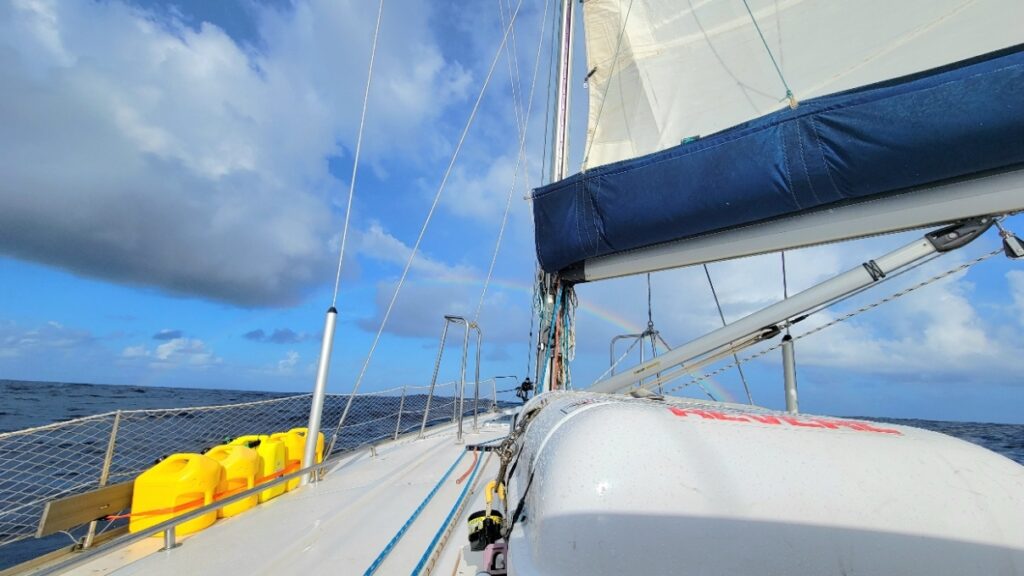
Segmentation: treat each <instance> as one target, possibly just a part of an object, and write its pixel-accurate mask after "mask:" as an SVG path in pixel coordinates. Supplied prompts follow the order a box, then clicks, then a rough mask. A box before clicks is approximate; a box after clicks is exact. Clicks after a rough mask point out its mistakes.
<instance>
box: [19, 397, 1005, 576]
mask: <svg viewBox="0 0 1024 576" xmlns="http://www.w3.org/2000/svg"><path fill="white" fill-rule="evenodd" d="M289 395H290V394H283V393H276V392H254V391H244V390H200V389H193V388H151V387H142V386H109V385H98V384H72V383H57V382H24V381H16V380H0V433H3V432H10V431H14V430H21V429H24V428H30V427H34V426H42V425H45V424H50V423H54V422H61V421H66V420H72V419H75V418H81V417H83V416H89V415H92V414H99V413H103V412H110V411H113V410H119V409H121V410H130V409H152V408H184V407H190V406H210V405H220V404H233V403H239V402H252V401H257V400H268V399H272V398H281V397H285V396H289ZM394 400H395V401H397V398H396V399H394ZM388 409H389V410H391V413H393V412H394V407H390V408H388ZM353 410H354V411H355V412H358V407H354V408H353ZM355 416H356V417H357V418H358V417H359V416H358V414H355ZM376 416H377V415H376V414H374V413H369V412H368V413H367V414H365V415H364V417H365V418H366V419H371V418H375V417H376ZM857 418H860V419H865V420H875V421H879V422H891V423H894V424H903V425H907V426H915V427H918V428H925V429H928V430H934V431H936V432H941V433H944V434H949V435H951V436H955V437H958V438H961V439H963V440H967V441H969V442H973V443H975V444H979V445H981V446H984V447H986V448H988V449H990V450H993V451H995V452H998V453H1000V454H1002V455H1004V456H1006V457H1008V458H1010V459H1012V460H1015V461H1017V462H1019V463H1021V464H1024V425H1018V424H990V423H979V422H943V421H934V420H914V419H893V418H874V417H857ZM404 420H405V419H404V418H403V424H404V423H405V422H404ZM355 421H356V422H358V420H355ZM391 422H393V421H391ZM297 425H301V424H297ZM393 425H394V424H393V423H389V424H388V426H389V427H390V426H393ZM4 476H5V474H4V470H0V479H2V478H3V477H4ZM2 492H3V482H0V502H2V501H3V500H5V494H3V493H2ZM69 543H70V540H69V539H68V538H67V537H64V536H62V535H59V534H58V535H55V536H54V537H49V538H45V539H42V540H31V539H30V540H23V541H20V542H15V543H13V544H9V545H6V546H0V570H3V569H4V568H6V567H9V566H12V565H14V564H17V563H20V562H23V561H25V560H28V559H30V558H32V557H34V556H37V555H39V554H42V553H45V552H47V551H49V550H54V549H57V548H59V547H62V546H65V545H67V544H69Z"/></svg>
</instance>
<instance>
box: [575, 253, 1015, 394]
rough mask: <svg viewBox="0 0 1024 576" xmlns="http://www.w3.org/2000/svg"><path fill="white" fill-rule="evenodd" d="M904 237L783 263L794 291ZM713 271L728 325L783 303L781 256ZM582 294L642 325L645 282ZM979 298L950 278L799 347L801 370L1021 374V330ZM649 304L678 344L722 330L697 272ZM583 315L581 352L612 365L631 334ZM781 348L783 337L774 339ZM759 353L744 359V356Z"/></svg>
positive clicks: (666, 277)
mask: <svg viewBox="0 0 1024 576" xmlns="http://www.w3.org/2000/svg"><path fill="white" fill-rule="evenodd" d="M906 240H907V235H897V236H889V237H885V238H880V239H870V240H864V241H860V242H851V243H847V244H843V245H831V246H821V247H817V248H812V249H807V250H800V251H795V252H792V253H790V254H788V256H787V272H788V275H789V287H790V294H793V293H795V292H797V291H799V290H803V289H806V288H808V287H810V286H811V285H813V284H814V283H817V282H820V281H822V280H824V279H825V278H827V277H830V276H833V275H835V274H837V273H840V272H842V271H844V270H847V269H850V268H852V267H854V266H857V265H858V264H859V263H860V262H861V261H863V260H864V259H866V258H870V257H872V256H877V255H879V254H882V253H884V252H885V251H887V250H890V249H892V248H894V247H896V246H897V245H900V244H903V243H905V242H906ZM969 257H971V256H969V255H968V254H967V253H964V254H960V253H956V254H952V255H949V256H947V257H944V258H941V259H939V260H936V261H935V262H933V263H930V264H928V265H926V266H922V267H921V268H918V269H916V270H913V271H912V272H910V273H908V274H906V275H904V276H902V277H898V278H895V279H893V280H892V281H890V282H886V283H884V284H882V285H879V286H877V287H875V288H873V289H872V290H870V291H869V292H866V293H864V294H862V295H860V296H857V297H855V298H854V299H851V300H850V301H848V302H844V303H842V304H841V305H839V306H837V307H836V308H834V309H830V310H826V311H823V312H821V313H819V314H816V315H814V316H811V317H809V318H807V319H806V320H804V321H803V322H801V323H799V324H798V325H797V326H795V327H794V328H793V334H794V335H798V334H802V333H804V332H807V331H810V330H812V329H814V328H816V327H819V326H822V325H823V324H825V323H828V322H831V321H832V320H834V319H835V318H837V317H839V316H842V315H844V314H846V313H847V312H850V311H852V310H856V309H857V308H859V307H861V306H864V305H866V304H869V303H872V302H876V301H878V300H880V299H881V298H883V297H885V296H888V295H890V294H892V293H893V292H896V291H898V290H900V289H902V288H905V287H908V286H911V285H915V284H917V283H919V282H921V281H923V280H926V279H928V278H931V277H932V276H933V275H935V274H937V273H939V272H942V271H945V270H947V269H949V268H952V267H954V266H956V265H958V264H961V263H963V262H965V261H966V260H967V259H968V258H969ZM711 274H712V278H713V279H714V281H715V286H716V288H717V289H718V295H719V298H720V300H721V302H722V307H723V309H724V310H725V314H726V318H727V319H728V320H729V321H735V320H737V319H739V318H740V317H742V316H744V315H746V314H749V313H752V312H754V311H756V310H758V309H760V308H763V307H764V306H767V305H769V304H771V303H773V302H775V301H778V300H779V299H781V297H782V282H781V271H780V263H779V256H778V255H777V254H772V255H768V256H760V257H755V258H748V259H743V260H738V261H735V262H725V263H719V264H713V265H712V266H711ZM1007 281H1008V282H1009V285H1010V288H1011V294H1012V297H1013V299H1014V301H1015V302H1016V307H1017V308H1016V309H1017V310H1018V312H1019V313H1020V318H1021V319H1024V273H1020V272H1017V271H1011V272H1009V273H1008V274H1007ZM578 291H579V293H580V301H581V302H582V303H584V305H588V304H589V305H593V306H595V307H596V308H598V309H599V310H601V309H610V310H615V311H617V312H618V313H619V314H620V315H621V316H622V317H624V318H626V319H628V320H629V321H630V322H632V323H633V325H634V326H636V327H642V326H643V325H644V324H645V323H646V287H645V284H644V279H643V277H637V278H627V279H622V280H616V281H610V282H602V283H599V284H595V285H593V286H591V285H582V286H580V287H578ZM974 291H975V290H974V284H973V283H972V281H970V280H968V279H967V276H966V274H965V273H964V272H960V273H958V274H954V275H953V276H950V277H948V278H946V279H944V280H941V281H938V282H935V283H934V284H932V285H929V286H927V287H925V288H922V289H920V290H917V291H915V292H913V293H910V294H908V295H906V296H904V297H902V298H899V299H897V300H894V301H892V302H888V303H886V304H882V305H881V306H879V307H878V308H875V309H872V310H868V311H866V312H864V313H863V314H859V315H857V316H855V317H854V318H852V319H849V320H847V321H844V322H840V323H838V324H834V325H832V326H830V327H828V328H827V329H825V330H823V331H821V332H818V333H816V334H813V335H811V336H809V337H807V338H804V339H801V340H800V341H799V342H798V344H797V354H798V356H797V357H798V363H799V364H800V365H801V366H808V367H811V366H814V367H821V368H834V369H838V370H842V372H843V373H849V374H862V375H886V376H896V377H899V378H903V379H913V380H936V379H959V380H962V381H966V380H973V381H977V380H978V379H979V378H981V379H985V378H988V379H991V378H993V376H992V375H993V374H1005V373H1013V372H1015V371H1019V370H1021V369H1024V359H1022V357H1021V355H1020V353H1019V350H1017V349H1016V348H1015V346H1016V343H1017V342H1019V341H1020V336H1021V334H1020V325H1016V326H1014V325H1013V324H1007V323H1006V322H1005V317H1004V316H1003V315H1001V314H982V312H981V311H980V310H979V308H978V307H976V306H975V304H974V302H973V301H975V300H977V298H975V297H974ZM653 300H654V301H653V306H654V312H655V316H654V320H655V324H656V326H657V327H658V328H659V329H660V330H661V332H662V334H663V335H664V336H665V338H666V339H668V341H669V343H670V344H672V345H679V344H681V343H683V342H686V341H689V340H690V339H692V338H695V337H697V336H699V335H701V334H704V333H706V332H708V331H710V330H714V329H715V328H718V327H719V326H721V322H720V320H719V318H718V313H717V311H716V310H715V307H714V303H713V300H712V297H711V292H710V289H709V288H708V285H707V279H706V278H705V277H704V272H703V270H702V269H701V268H700V267H694V268H690V269H682V270H672V271H667V272H661V273H657V274H655V275H653ZM577 318H578V330H577V345H578V346H579V347H580V350H581V352H582V353H585V354H589V355H590V358H600V359H603V358H607V354H608V342H609V339H610V338H611V336H613V335H614V334H617V333H621V332H623V331H627V330H626V329H624V328H623V327H621V326H614V325H611V324H609V323H607V322H606V321H604V320H601V319H599V318H597V317H595V316H594V315H591V314H587V313H586V310H585V309H584V311H583V312H581V313H580V314H578V315H577ZM775 343H777V339H776V340H774V341H773V342H772V344H775ZM757 349H759V348H754V349H751V350H747V351H745V352H742V353H740V356H746V355H749V354H751V353H752V352H754V351H755V350H757ZM635 361H636V360H635V358H634V359H633V362H635ZM605 362H606V361H604V360H603V361H602V362H601V366H600V368H601V370H603V369H604V368H605V367H606V366H607V365H606V364H605ZM728 362H731V359H729V360H728ZM759 362H762V363H768V364H770V365H776V364H778V363H779V362H780V356H779V354H778V353H771V354H769V355H767V356H765V357H763V358H762V359H760V360H759ZM724 363H726V362H723V364H724ZM578 364H581V363H578ZM601 370H598V371H596V373H595V374H594V376H596V375H597V374H598V373H600V371H601ZM585 372H590V370H585ZM583 375H584V374H581V376H583ZM586 376H589V374H586ZM587 383H588V384H589V381H588V382H587Z"/></svg>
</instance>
